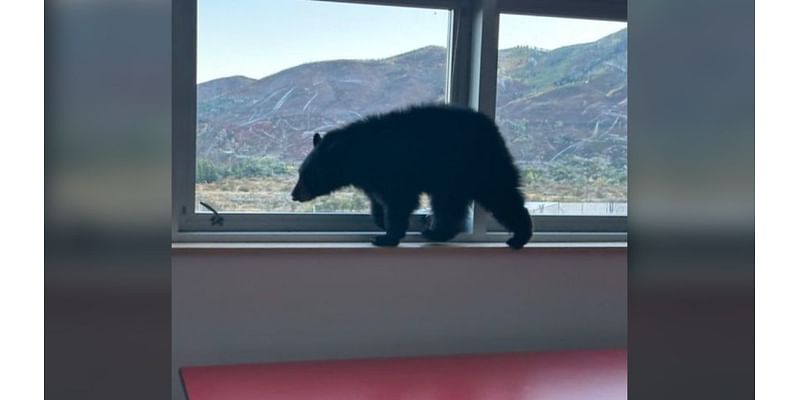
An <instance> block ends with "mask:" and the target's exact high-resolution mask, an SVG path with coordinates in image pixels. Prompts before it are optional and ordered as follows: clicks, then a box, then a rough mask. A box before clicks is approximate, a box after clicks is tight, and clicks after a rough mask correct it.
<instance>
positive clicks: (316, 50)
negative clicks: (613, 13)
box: [197, 0, 625, 82]
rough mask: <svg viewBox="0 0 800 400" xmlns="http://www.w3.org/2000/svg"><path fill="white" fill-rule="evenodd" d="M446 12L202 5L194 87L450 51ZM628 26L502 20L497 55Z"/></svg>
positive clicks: (261, 0)
mask: <svg viewBox="0 0 800 400" xmlns="http://www.w3.org/2000/svg"><path fill="white" fill-rule="evenodd" d="M448 21H449V12H448V11H446V10H433V9H409V8H402V7H386V6H371V5H362V4H342V3H328V2H320V1H311V0H268V1H267V0H235V1H232V0H198V22H197V31H198V33H197V36H198V37H197V81H198V82H205V81H208V80H210V79H215V78H220V77H224V76H231V75H245V76H249V77H251V78H262V77H264V76H267V75H270V74H273V73H275V72H278V71H281V70H283V69H286V68H289V67H293V66H295V65H299V64H303V63H307V62H312V61H323V60H334V59H370V58H373V59H374V58H384V57H389V56H392V55H395V54H399V53H403V52H406V51H409V50H413V49H416V48H419V47H423V46H428V45H437V46H446V45H447V29H448ZM624 27H625V23H621V22H607V21H586V20H569V19H563V18H547V17H527V16H515V15H503V16H501V19H500V48H507V47H512V46H517V45H528V46H537V47H543V48H547V49H553V48H557V47H561V46H565V45H569V44H575V43H584V42H590V41H593V40H596V39H599V38H600V37H603V36H605V35H607V34H610V33H613V32H616V31H618V30H620V29H622V28H624Z"/></svg>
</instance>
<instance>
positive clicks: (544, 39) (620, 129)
mask: <svg viewBox="0 0 800 400" xmlns="http://www.w3.org/2000/svg"><path fill="white" fill-rule="evenodd" d="M625 28H626V24H625V23H624V22H611V21H593V20H585V19H572V18H554V17H539V16H521V15H510V14H502V15H501V16H500V33H499V52H498V66H497V102H496V107H497V108H496V111H495V120H496V122H497V124H498V126H499V127H500V131H501V132H502V133H503V135H504V137H505V139H506V142H507V143H508V144H509V148H510V149H511V151H512V153H513V155H514V158H515V159H516V161H517V165H518V166H519V168H520V172H521V175H522V183H523V189H524V192H525V195H526V199H527V203H526V206H527V207H528V209H529V211H530V212H531V214H566V215H625V214H627V177H628V161H627V159H628V151H627V150H628V147H627V136H628V134H627V119H628V112H627V110H628V107H627V106H628V96H627V65H628V63H627V31H626V29H625Z"/></svg>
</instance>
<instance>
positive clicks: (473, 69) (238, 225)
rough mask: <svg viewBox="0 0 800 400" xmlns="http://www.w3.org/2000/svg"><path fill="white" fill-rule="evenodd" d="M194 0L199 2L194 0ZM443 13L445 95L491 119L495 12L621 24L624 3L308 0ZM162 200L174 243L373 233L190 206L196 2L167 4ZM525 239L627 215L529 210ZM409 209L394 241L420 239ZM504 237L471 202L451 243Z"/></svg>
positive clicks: (359, 220)
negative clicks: (446, 19)
mask: <svg viewBox="0 0 800 400" xmlns="http://www.w3.org/2000/svg"><path fill="white" fill-rule="evenodd" d="M200 1H202V0H200ZM316 1H336V2H344V3H361V4H374V5H388V6H407V7H417V8H437V9H448V10H450V12H451V13H450V27H449V35H448V39H449V40H448V53H449V54H448V63H447V78H446V84H447V90H446V97H447V98H448V101H449V102H450V103H452V104H458V105H464V106H469V107H471V108H473V109H476V110H479V111H481V112H483V113H485V114H486V115H489V116H490V117H494V113H495V101H496V85H497V57H498V27H499V16H500V14H501V13H512V14H529V15H539V16H559V17H572V18H588V19H603V20H618V21H625V20H626V18H627V15H626V12H627V11H626V8H627V5H626V2H625V0H316ZM172 25H173V32H172V44H173V49H172V156H173V168H172V179H173V184H172V188H173V191H172V193H173V194H172V202H173V218H172V221H173V232H172V234H173V241H175V242H320V241H323V242H353V241H367V240H369V239H371V238H372V237H373V236H375V235H376V234H380V230H379V229H378V228H377V227H376V226H375V225H374V223H373V222H372V218H371V216H370V215H368V214H342V213H314V214H300V213H295V214H292V213H239V212H233V213H230V212H222V213H220V216H221V217H222V221H221V223H219V221H217V222H216V223H212V217H213V216H214V215H213V214H212V213H208V212H196V211H195V208H194V205H195V172H196V166H195V165H196V164H195V161H196V159H195V158H196V129H195V124H196V118H197V115H196V108H197V101H196V100H197V99H196V96H197V86H196V60H197V47H196V37H197V0H175V1H173V9H172ZM531 218H532V220H533V222H534V236H533V238H532V240H533V241H540V242H554V241H557V242H567V241H584V242H587V241H595V242H596V241H602V242H608V241H626V240H627V216H562V215H533V216H531ZM424 225H425V224H424V216H423V215H419V214H414V215H413V216H412V218H411V223H410V225H409V230H408V236H407V237H406V239H404V241H425V240H424V239H423V238H422V237H421V235H420V234H419V232H420V231H421V230H422V229H423V228H424ZM508 236H509V235H508V234H507V233H505V232H503V231H502V230H501V227H500V226H499V225H498V224H497V223H496V222H495V221H494V219H493V218H491V216H490V214H489V213H488V212H487V211H485V210H484V209H482V208H481V207H480V206H477V207H474V208H473V212H471V213H470V218H468V221H467V231H466V232H464V233H462V234H460V235H458V236H457V237H456V238H455V239H454V241H458V242H494V241H504V240H506V239H507V238H508Z"/></svg>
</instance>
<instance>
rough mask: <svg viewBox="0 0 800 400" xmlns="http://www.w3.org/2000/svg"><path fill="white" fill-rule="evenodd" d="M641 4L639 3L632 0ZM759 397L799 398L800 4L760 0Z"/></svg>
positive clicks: (757, 394)
mask: <svg viewBox="0 0 800 400" xmlns="http://www.w3.org/2000/svg"><path fill="white" fill-rule="evenodd" d="M632 1H635V0H632ZM755 4H756V6H755V7H756V64H755V66H756V137H755V145H756V148H755V151H756V154H755V156H756V185H755V186H756V193H755V195H756V207H755V208H756V290H755V292H756V293H755V294H756V326H755V338H756V341H755V348H756V351H755V358H756V372H755V385H756V398H757V399H791V398H795V399H796V398H800V386H798V385H797V371H798V366H797V362H798V359H800V351H799V350H800V345H799V344H798V338H799V337H800V319H799V318H798V317H797V316H798V315H800V309H798V296H800V273H798V271H800V261H798V259H800V255H798V251H797V250H798V249H800V243H798V238H800V235H798V233H797V232H798V227H800V226H799V225H800V224H798V222H799V221H798V214H797V213H796V212H793V211H792V209H793V208H794V207H788V208H784V207H776V206H775V204H776V201H781V202H784V201H789V202H791V201H793V199H795V198H798V193H800V190H798V186H800V177H798V175H799V174H800V140H798V137H799V136H800V122H798V117H800V100H799V99H798V96H800V86H798V74H800V63H798V57H797V49H798V48H800V46H798V43H797V38H800V32H799V31H798V29H797V27H798V20H797V17H798V15H800V14H798V9H800V7H799V6H798V5H797V4H796V3H794V2H787V1H766V0H759V1H756V3H755Z"/></svg>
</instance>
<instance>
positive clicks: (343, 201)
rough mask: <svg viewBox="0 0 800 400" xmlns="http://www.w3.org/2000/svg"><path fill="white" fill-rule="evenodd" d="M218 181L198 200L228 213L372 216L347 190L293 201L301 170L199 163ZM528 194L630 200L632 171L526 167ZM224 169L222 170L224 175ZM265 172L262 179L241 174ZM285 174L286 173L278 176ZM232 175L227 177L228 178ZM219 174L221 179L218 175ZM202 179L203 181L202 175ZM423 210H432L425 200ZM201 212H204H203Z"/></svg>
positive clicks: (599, 164) (578, 165)
mask: <svg viewBox="0 0 800 400" xmlns="http://www.w3.org/2000/svg"><path fill="white" fill-rule="evenodd" d="M201 165H202V168H204V173H206V174H212V175H208V177H212V178H213V177H217V178H216V179H214V180H211V181H200V180H199V178H198V182H197V185H196V195H197V201H205V202H207V203H209V204H211V205H212V206H214V208H216V209H218V210H222V211H240V212H348V213H367V212H369V202H368V200H367V198H366V197H365V196H364V195H363V194H362V193H361V192H360V191H358V190H355V189H353V188H345V189H342V190H339V191H337V192H335V193H332V194H331V195H329V196H323V197H321V198H319V199H317V200H315V201H312V202H308V203H298V202H295V201H292V199H291V196H290V193H291V191H292V188H293V187H294V184H295V182H296V181H297V168H296V166H294V165H286V164H283V167H284V168H285V169H283V168H277V169H271V170H269V171H271V172H270V173H271V175H269V174H268V173H264V170H261V169H257V168H256V169H248V168H245V167H244V166H241V167H239V168H232V167H231V168H218V167H215V166H214V165H213V164H212V163H208V162H205V161H202V160H201V162H198V170H199V169H200V168H201ZM520 167H521V168H520V169H521V175H522V185H523V192H524V193H525V197H526V199H527V200H528V201H565V202H571V201H575V202H584V201H591V202H595V201H622V202H624V201H626V199H627V167H626V166H620V167H615V166H613V165H611V164H610V163H609V162H608V160H607V159H605V158H600V157H595V158H583V157H579V156H565V157H563V158H559V159H556V160H555V161H553V162H551V163H546V164H542V165H538V166H533V165H521V166H520ZM220 171H221V172H220ZM233 171H239V173H240V174H252V173H259V174H261V175H259V176H235V175H234V174H233ZM276 171H277V172H281V173H276ZM225 173H228V175H227V176H223V175H224V174H225ZM214 174H216V175H214ZM198 177H200V175H199V172H198ZM421 203H422V207H423V208H424V207H427V206H428V202H427V199H426V198H424V197H423V199H422V202H421ZM198 209H199V208H198Z"/></svg>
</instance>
